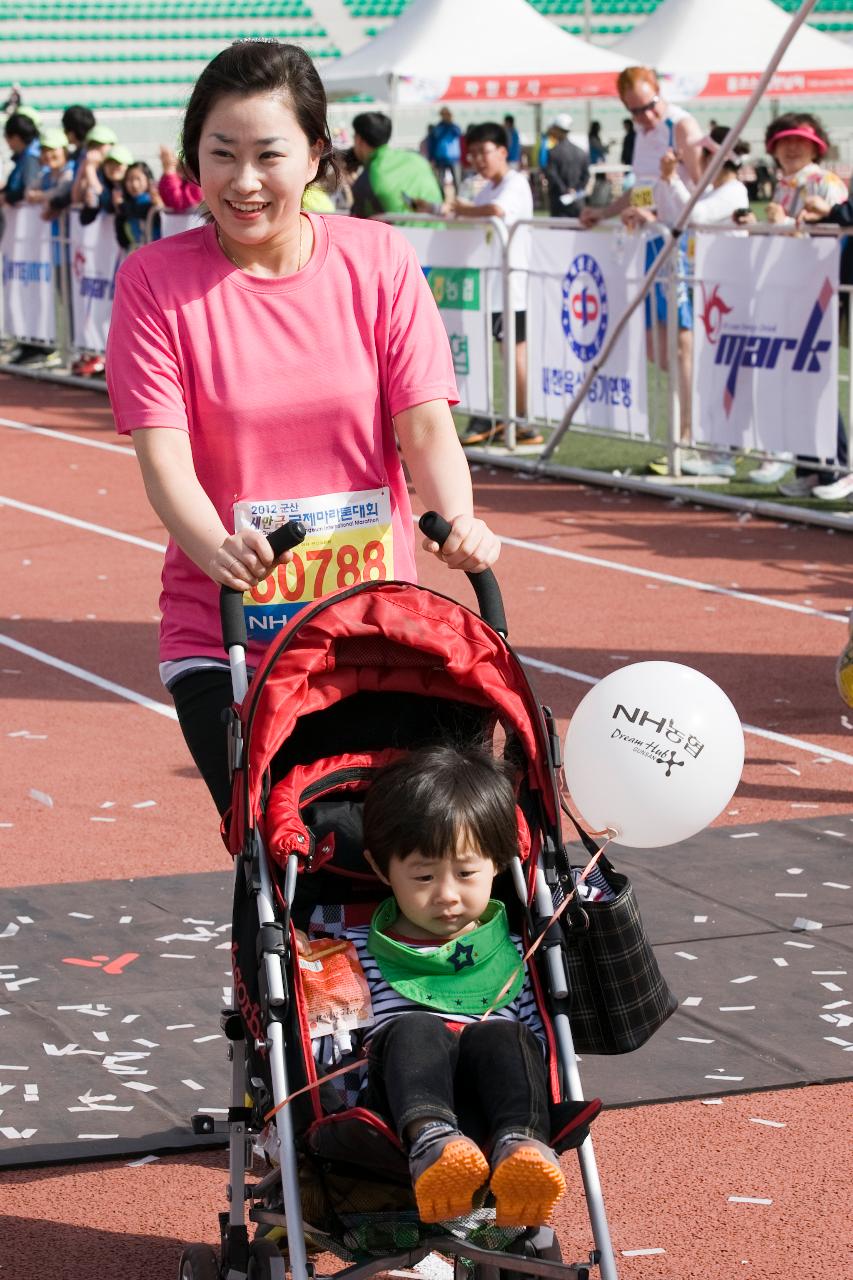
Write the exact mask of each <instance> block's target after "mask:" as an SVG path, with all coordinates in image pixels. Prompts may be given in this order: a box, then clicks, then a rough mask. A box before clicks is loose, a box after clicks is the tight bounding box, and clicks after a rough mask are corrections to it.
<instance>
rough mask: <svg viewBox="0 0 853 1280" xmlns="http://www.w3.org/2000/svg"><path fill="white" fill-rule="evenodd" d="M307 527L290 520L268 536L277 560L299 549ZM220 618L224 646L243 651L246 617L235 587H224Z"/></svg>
mask: <svg viewBox="0 0 853 1280" xmlns="http://www.w3.org/2000/svg"><path fill="white" fill-rule="evenodd" d="M306 532H307V531H306V529H305V525H304V524H303V523H302V521H301V520H290V521H288V523H287V524H283V525H282V526H281V528H280V529H274V530H273V531H272V533H270V534H268V535H267V542H268V543H269V544H270V546H271V547H272V549H273V553H274V554H275V556H276V559H278V557H279V556H280V555H283V553H284V552H285V551H290V549H291V548H292V547H298V546H299V544H300V542H302V541H304V539H305V534H306ZM219 617H220V620H221V622H222V644H223V646H224V648H225V652H226V653H229V652H230V650H231V649H233V648H234V646H235V645H240V646H241V647H242V648H243V649H245V648H246V645H247V644H248V638H247V636H246V615H245V614H244V613H243V592H242V591H235V590H234V588H233V587H223V588H222V589H221V591H220V592H219Z"/></svg>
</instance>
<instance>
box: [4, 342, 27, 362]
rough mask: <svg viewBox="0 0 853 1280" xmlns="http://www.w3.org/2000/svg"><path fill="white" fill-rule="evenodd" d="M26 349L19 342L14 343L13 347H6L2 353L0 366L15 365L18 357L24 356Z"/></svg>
mask: <svg viewBox="0 0 853 1280" xmlns="http://www.w3.org/2000/svg"><path fill="white" fill-rule="evenodd" d="M23 352H24V348H23V347H22V346H21V344H20V343H19V342H14V343H12V345H11V346H9V347H5V348H4V350H3V351H2V352H0V364H14V363H15V361H16V360H17V358H18V356H20V355H23Z"/></svg>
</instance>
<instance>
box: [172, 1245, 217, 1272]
mask: <svg viewBox="0 0 853 1280" xmlns="http://www.w3.org/2000/svg"><path fill="white" fill-rule="evenodd" d="M221 1274H222V1273H221V1272H220V1270H219V1259H218V1258H217V1255H216V1250H215V1249H211V1247H210V1245H209V1244H190V1245H187V1247H186V1249H184V1251H183V1253H182V1254H181V1261H180V1263H179V1268H178V1280H220V1276H221Z"/></svg>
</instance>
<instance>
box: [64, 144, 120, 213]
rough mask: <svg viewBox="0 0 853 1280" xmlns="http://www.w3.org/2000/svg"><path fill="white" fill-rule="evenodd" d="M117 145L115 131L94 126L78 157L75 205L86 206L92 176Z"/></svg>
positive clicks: (73, 194)
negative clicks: (85, 196) (87, 189)
mask: <svg viewBox="0 0 853 1280" xmlns="http://www.w3.org/2000/svg"><path fill="white" fill-rule="evenodd" d="M117 143H118V136H117V135H116V133H115V130H113V129H110V128H108V127H107V126H106V125H103V124H96V125H94V126H93V128H91V129H90V130H89V132H88V133H87V134H86V137H85V139H84V140H83V146H82V147H81V148H80V151H79V152H78V155H77V161H76V171H75V174H74V185H73V186H72V188H71V203H72V204H73V205H82V204H85V200H84V193H85V190H86V187H87V186H88V184H89V182H90V180H91V176H92V174H95V173H97V170H98V168H99V166H100V164H101V162H102V161H103V159H104V156H105V155H106V154H107V152H108V151H109V149H110V147H113V146H116V144H117Z"/></svg>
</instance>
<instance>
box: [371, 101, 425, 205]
mask: <svg viewBox="0 0 853 1280" xmlns="http://www.w3.org/2000/svg"><path fill="white" fill-rule="evenodd" d="M352 128H353V135H354V136H353V151H354V152H355V155H356V158H357V159H358V161H359V162H360V163H361V164H362V165H363V166H364V168H363V170H362V172H361V173H360V174H359V176H358V177H357V178H356V180H355V182H354V183H353V185H352V194H353V206H352V216H353V217H354V218H374V217H376V216H377V215H378V214H382V213H408V212H410V211H411V209H412V205H413V202H414V201H417V200H425V201H426V202H427V203H428V204H430V205H438V204H441V188H440V187H439V185H438V182H437V180H436V177H435V174H434V173H433V171H432V169H431V168H430V165H429V162H428V161H427V160H425V159H424V158H423V156H421V155H418V153H417V152H416V151H399V150H397V149H396V148H393V147H389V145H388V143H389V141H390V138H391V121H390V119H389V118H388V116H386V115H384V114H383V113H382V112H381V111H364V112H362V114H361V115H357V116H356V117H355V119H354V120H353V122H352Z"/></svg>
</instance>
